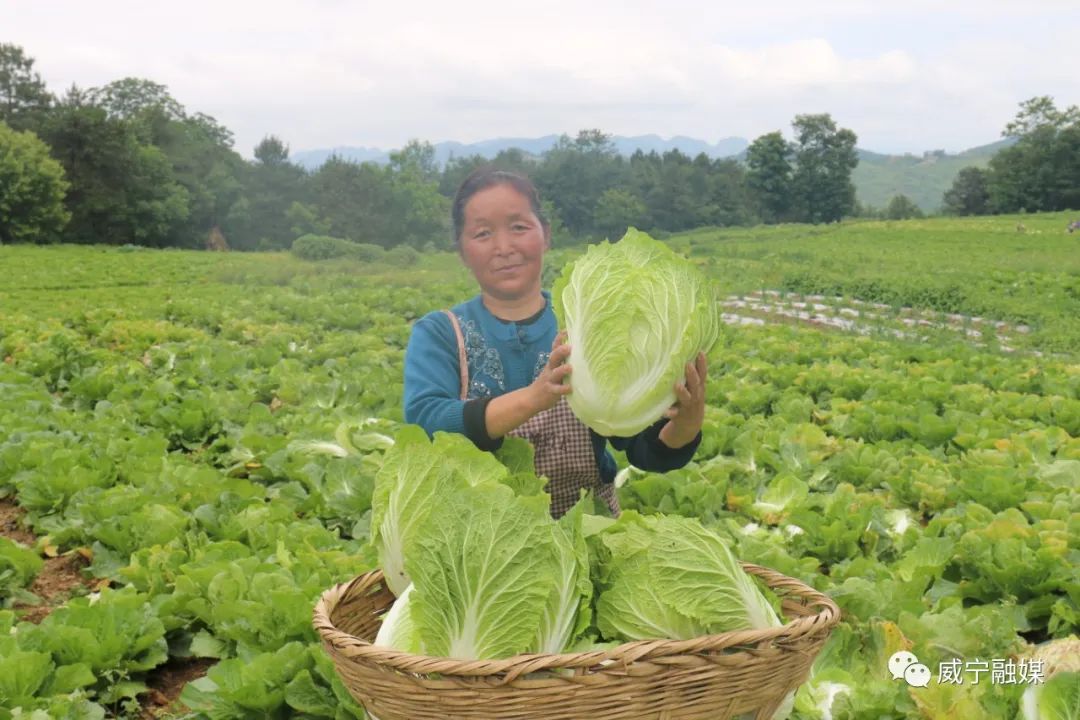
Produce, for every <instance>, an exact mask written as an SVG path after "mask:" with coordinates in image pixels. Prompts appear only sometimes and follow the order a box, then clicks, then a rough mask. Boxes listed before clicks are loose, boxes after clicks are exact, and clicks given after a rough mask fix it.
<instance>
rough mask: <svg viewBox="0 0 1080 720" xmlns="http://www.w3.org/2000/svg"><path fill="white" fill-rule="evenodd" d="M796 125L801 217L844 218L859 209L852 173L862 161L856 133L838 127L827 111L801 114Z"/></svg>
mask: <svg viewBox="0 0 1080 720" xmlns="http://www.w3.org/2000/svg"><path fill="white" fill-rule="evenodd" d="M792 127H794V128H795V144H794V155H795V172H794V174H793V176H792V188H793V200H794V207H795V211H796V217H797V219H798V220H801V221H803V222H811V223H822V222H834V221H837V220H840V219H841V218H843V217H844V216H845V215H848V214H850V213H851V212H852V211H853V210H854V209H855V185H854V184H853V183H852V182H851V173H852V171H853V170H854V169H855V167H856V166H857V165H858V164H859V158H858V155H857V154H856V152H855V143H856V141H857V138H856V136H855V133H854V132H852V131H851V130H848V129H847V128H838V127H837V126H836V122H835V121H834V120H833V119H832V116H830V115H829V114H827V113H826V114H822V115H797V116H796V117H795V121H794V122H793V123H792Z"/></svg>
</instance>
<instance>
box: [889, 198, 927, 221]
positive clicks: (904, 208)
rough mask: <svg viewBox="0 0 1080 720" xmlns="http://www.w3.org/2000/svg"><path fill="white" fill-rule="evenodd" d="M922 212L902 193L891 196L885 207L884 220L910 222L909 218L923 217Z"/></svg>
mask: <svg viewBox="0 0 1080 720" xmlns="http://www.w3.org/2000/svg"><path fill="white" fill-rule="evenodd" d="M923 216H924V215H923V211H922V209H921V208H919V206H918V205H916V204H915V203H914V202H912V201H911V198H909V197H908V196H907V195H904V194H903V193H901V194H899V195H893V196H892V198H890V199H889V204H888V205H886V206H885V219H886V220H910V219H911V218H921V217H923Z"/></svg>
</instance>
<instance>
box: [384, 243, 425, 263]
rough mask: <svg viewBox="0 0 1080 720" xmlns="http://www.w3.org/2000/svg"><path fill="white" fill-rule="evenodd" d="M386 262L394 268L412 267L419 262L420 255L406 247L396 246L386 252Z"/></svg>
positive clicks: (414, 249)
mask: <svg viewBox="0 0 1080 720" xmlns="http://www.w3.org/2000/svg"><path fill="white" fill-rule="evenodd" d="M386 262H388V263H389V264H391V265H393V266H394V267H412V266H413V265H415V264H416V263H418V262H420V253H419V252H417V251H416V248H413V247H410V246H408V245H398V246H396V247H393V248H390V250H388V251H387V252H386Z"/></svg>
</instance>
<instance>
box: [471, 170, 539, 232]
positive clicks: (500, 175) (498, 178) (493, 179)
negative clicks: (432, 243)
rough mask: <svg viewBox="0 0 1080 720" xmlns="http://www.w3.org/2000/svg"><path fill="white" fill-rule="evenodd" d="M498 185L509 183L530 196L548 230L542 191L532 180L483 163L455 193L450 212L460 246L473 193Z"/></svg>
mask: <svg viewBox="0 0 1080 720" xmlns="http://www.w3.org/2000/svg"><path fill="white" fill-rule="evenodd" d="M496 185H509V186H510V187H512V188H514V189H515V190H517V191H518V192H519V193H521V194H522V195H524V196H525V197H526V198H528V199H529V205H530V207H531V208H532V211H533V214H534V215H536V217H537V219H538V220H539V221H540V224H541V225H542V226H543V228H544V230H545V231H547V229H548V221H547V218H546V217H545V216H544V211H543V209H542V208H541V207H540V193H539V192H538V191H537V189H536V186H535V185H533V182H532V180H530V179H529V178H527V177H525V176H524V175H520V174H518V173H515V172H510V171H508V170H497V169H496V168H495V167H494V166H492V165H482V166H480V167H478V168H476V169H475V170H473V171H472V172H471V173H469V176H468V177H466V178H465V179H464V180H462V181H461V185H459V186H458V190H457V194H456V195H454V204H453V205H452V206H451V209H450V214H451V217H452V218H453V220H454V244H455V245H457V246H458V247H461V233H462V232H463V231H464V229H465V206H466V205H468V203H469V200H471V199H472V196H473V195H475V194H476V193H478V192H480V191H481V190H487V189H488V188H489V187H494V186H496Z"/></svg>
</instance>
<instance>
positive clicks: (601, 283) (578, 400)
mask: <svg viewBox="0 0 1080 720" xmlns="http://www.w3.org/2000/svg"><path fill="white" fill-rule="evenodd" d="M552 303H553V306H554V309H555V313H556V316H557V317H558V319H559V325H560V327H562V328H564V329H565V330H566V331H567V341H568V342H569V343H570V346H571V352H570V363H571V364H572V366H573V373H572V376H571V380H570V383H571V385H572V387H573V392H572V393H571V394H570V395H569V398H568V402H569V404H570V408H571V410H573V412H574V414H575V415H576V416H577V417H578V419H580V420H581V421H582V422H583V423H585V424H586V425H588V426H589V427H591V428H592V429H593V430H595V431H597V432H598V433H600V434H601V435H605V436H609V437H610V436H620V437H629V436H631V435H635V434H637V433H638V432H640V431H641V430H644V429H645V428H646V427H648V426H649V425H651V424H653V423H654V422H656V421H657V420H659V419H660V418H661V417H662V416H663V414H664V411H665V410H667V409H668V408H669V407H670V406H671V405H672V404H673V403H674V402H675V391H674V387H675V383H676V382H678V381H680V380H683V379H684V377H685V366H686V363H688V362H692V361H693V360H694V359H695V358H696V357H697V355H698V353H699V352H706V353H707V352H708V351H709V350H710V349H711V348H712V346H713V344H714V343H715V342H716V339H717V336H718V334H719V332H720V314H719V310H718V308H719V305H718V303H717V297H716V294H715V291H714V289H713V288H712V286H711V285H710V284H709V282H708V281H707V280H706V279H705V276H704V275H703V274H702V273H701V272H700V271H699V270H698V269H697V268H696V267H694V265H693V264H692V263H691V262H690V261H688V260H687V259H685V258H683V257H681V256H679V255H677V254H676V253H675V252H674V251H672V250H671V249H670V248H669V247H667V246H666V245H664V244H663V243H661V242H659V241H657V240H654V239H653V238H651V237H649V236H648V235H646V234H645V233H643V232H640V231H638V230H636V229H634V228H630V229H628V230H627V232H626V235H624V236H623V238H622V240H620V241H619V242H616V243H608V242H603V243H600V244H598V245H592V246H590V247H589V249H588V251H587V252H586V253H585V255H583V256H582V257H580V258H578V259H577V260H576V261H575V262H574V263H572V264H570V265H568V266H567V267H566V268H564V269H563V272H562V275H561V276H560V278H559V279H558V280H557V281H556V282H555V286H554V288H553V291H552Z"/></svg>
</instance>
